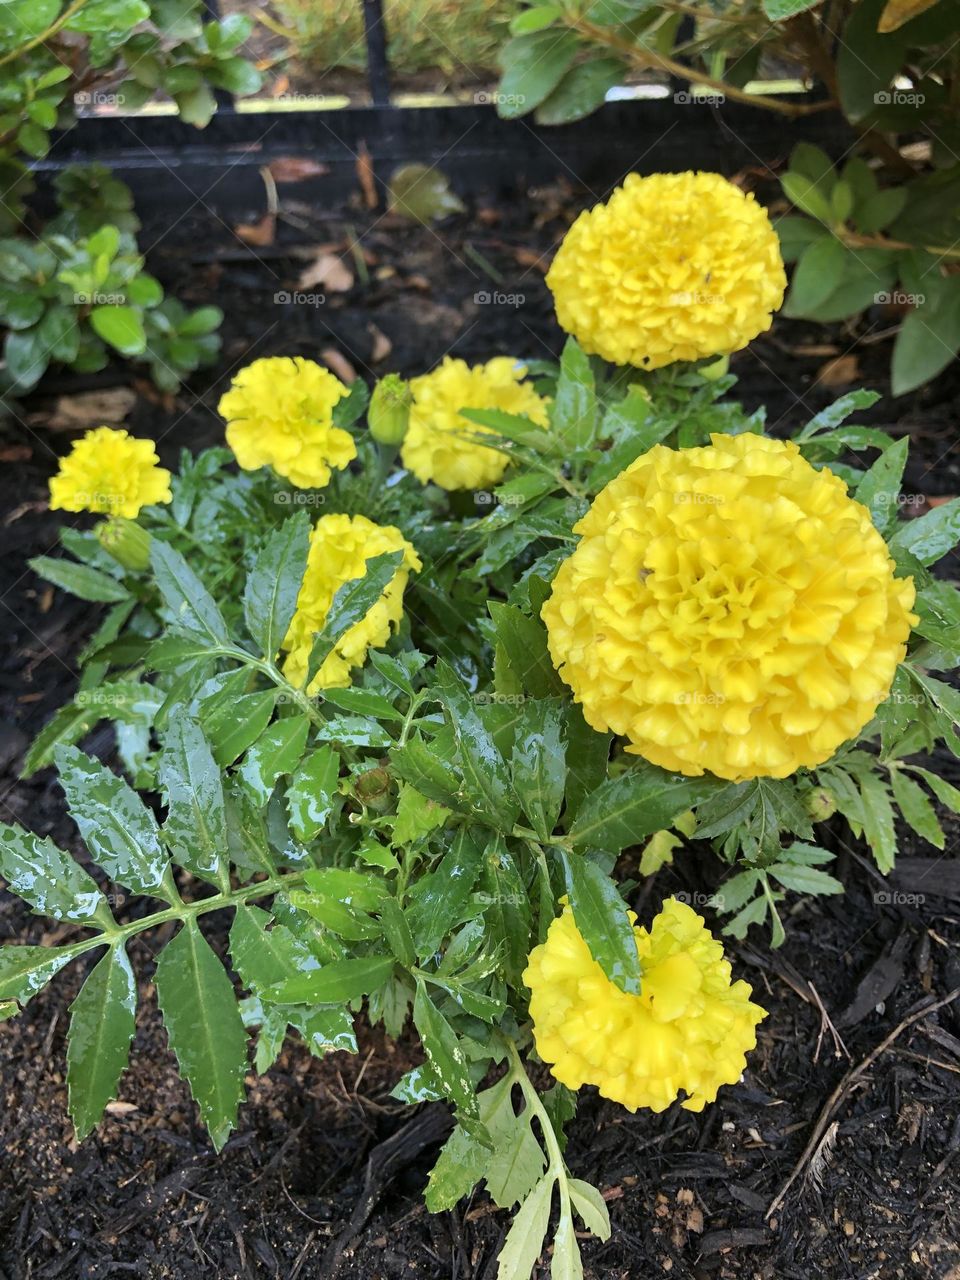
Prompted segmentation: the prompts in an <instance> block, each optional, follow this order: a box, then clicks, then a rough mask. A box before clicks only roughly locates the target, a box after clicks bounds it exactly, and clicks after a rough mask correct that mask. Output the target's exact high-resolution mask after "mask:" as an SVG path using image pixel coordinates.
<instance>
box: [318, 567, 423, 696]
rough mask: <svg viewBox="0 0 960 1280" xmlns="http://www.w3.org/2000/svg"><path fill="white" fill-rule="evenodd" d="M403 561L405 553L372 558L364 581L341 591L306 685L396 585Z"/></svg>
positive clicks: (356, 580)
mask: <svg viewBox="0 0 960 1280" xmlns="http://www.w3.org/2000/svg"><path fill="white" fill-rule="evenodd" d="M402 560H403V552H402V551H387V552H384V554H383V555H380V556H371V558H370V559H369V560H368V561H367V562H366V569H365V572H364V574H363V577H360V578H353V579H351V580H350V581H349V582H345V583H344V584H343V586H342V587H340V588H339V590H338V591H337V594H336V595H335V596H334V597H333V601H332V602H331V605H330V608H329V609H328V610H327V616H326V618H325V619H324V622H323V627H322V628H321V629H320V631H319V632H318V634H317V636H316V639H315V640H314V642H313V648H312V649H311V651H310V661H309V663H308V664H307V678H306V681H305V682H304V683H305V685H307V686H309V685H310V684H311V682H312V681H313V677H314V676H315V675H316V674H317V672H318V671H319V670H320V668H321V666H323V663H324V661H325V660H326V659H327V658H328V657H329V656H330V654H331V653H332V652H333V650H334V649H335V648H336V644H337V641H338V640H339V639H340V637H341V636H342V635H343V634H344V633H345V632H346V631H348V630H349V629H350V628H351V627H352V626H354V624H355V623H357V622H359V621H360V620H361V619H362V618H365V617H366V616H367V614H368V613H369V611H370V609H372V608H373V606H374V605H375V604H376V603H377V601H378V600H379V599H380V597H381V596H382V595H383V593H384V591H385V590H386V589H387V587H388V586H389V585H390V583H391V582H392V581H393V577H394V574H395V573H396V572H397V570H398V569H399V567H400V564H401V562H402Z"/></svg>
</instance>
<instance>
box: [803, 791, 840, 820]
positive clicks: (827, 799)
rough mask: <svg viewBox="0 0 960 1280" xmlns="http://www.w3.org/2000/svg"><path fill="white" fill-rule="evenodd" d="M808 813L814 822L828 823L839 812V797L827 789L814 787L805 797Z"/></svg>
mask: <svg viewBox="0 0 960 1280" xmlns="http://www.w3.org/2000/svg"><path fill="white" fill-rule="evenodd" d="M804 799H805V801H806V805H807V813H809V815H810V817H811V818H812V819H813V820H814V822H826V820H827V819H828V818H832V817H833V815H834V814H835V813H836V812H837V797H836V796H835V795H834V794H833V792H832V791H828V790H827V788H826V787H814V789H813V790H812V791H808V792H807V794H806V796H805V797H804Z"/></svg>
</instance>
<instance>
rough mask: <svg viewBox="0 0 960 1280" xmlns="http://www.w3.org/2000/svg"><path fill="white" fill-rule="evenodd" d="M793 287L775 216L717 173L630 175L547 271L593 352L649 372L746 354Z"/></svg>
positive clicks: (566, 316)
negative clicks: (679, 362)
mask: <svg viewBox="0 0 960 1280" xmlns="http://www.w3.org/2000/svg"><path fill="white" fill-rule="evenodd" d="M786 283H787V281H786V275H785V273H784V269H783V259H782V258H781V256H780V241H779V240H778V238H777V234H776V232H775V231H774V230H773V227H772V226H771V224H770V219H769V218H768V217H767V213H766V210H765V209H764V208H763V207H762V206H761V205H759V204H757V202H756V200H755V199H754V198H753V196H752V195H748V194H747V193H745V192H743V191H741V190H740V189H739V187H735V186H734V185H733V184H732V183H731V182H728V181H727V179H726V178H723V177H721V176H720V175H719V174H716V173H655V174H652V175H651V176H649V177H646V178H641V177H640V176H639V174H635V173H632V174H630V175H629V176H628V177H627V179H626V181H625V182H624V184H623V186H622V187H618V188H617V190H616V191H615V192H614V193H613V195H612V196H611V197H610V199H609V200H608V201H607V202H606V203H605V204H598V205H595V206H594V207H593V208H592V209H589V210H587V211H585V212H584V213H581V215H580V216H579V218H577V220H576V222H574V224H573V226H572V227H571V228H570V230H569V231H568V232H567V234H566V235H565V236H564V239H563V242H562V244H561V245H560V248H559V250H558V251H557V255H556V257H555V258H554V260H553V264H552V265H551V267H550V270H549V272H548V273H547V284H548V285H549V287H550V290H551V291H552V293H553V298H554V304H555V306H556V311H557V319H558V320H559V322H560V325H561V327H562V328H564V329H565V330H566V331H567V332H568V333H572V334H573V335H574V337H576V338H577V340H578V341H579V343H580V345H581V346H582V347H583V349H584V350H585V351H587V352H589V353H590V354H591V355H599V356H603V358H604V359H605V360H610V361H612V362H613V363H614V364H632V365H638V366H640V367H642V368H645V369H658V368H660V367H661V366H662V365H666V364H671V363H672V362H673V361H675V360H699V359H701V358H702V357H705V356H714V355H727V354H729V353H730V352H732V351H739V350H740V349H741V347H745V346H746V345H747V343H748V342H750V341H751V340H752V339H753V338H755V337H756V336H757V334H758V333H763V332H764V331H765V330H767V329H769V327H770V322H771V317H772V313H773V312H774V311H776V310H777V309H778V308H779V307H780V305H781V303H782V302H783V294H784V290H785V288H786Z"/></svg>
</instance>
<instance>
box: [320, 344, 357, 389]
mask: <svg viewBox="0 0 960 1280" xmlns="http://www.w3.org/2000/svg"><path fill="white" fill-rule="evenodd" d="M320 359H321V360H322V361H323V363H324V364H325V365H326V366H327V367H328V368H329V369H331V370H332V371H333V372H334V373H335V374H336V375H337V377H338V378H339V379H340V381H341V382H346V383H347V384H348V385H349V384H350V383H351V382H356V380H357V371H356V369H355V368H354V367H353V365H352V364H351V363H350V361H349V360H348V359H347V357H346V356H345V355H344V354H343V353H342V352H341V351H338V350H337V349H336V347H324V348H323V350H322V351H321V352H320Z"/></svg>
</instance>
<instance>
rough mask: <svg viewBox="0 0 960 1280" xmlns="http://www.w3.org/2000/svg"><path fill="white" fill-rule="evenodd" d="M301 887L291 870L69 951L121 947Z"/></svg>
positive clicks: (114, 931)
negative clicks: (150, 932)
mask: <svg viewBox="0 0 960 1280" xmlns="http://www.w3.org/2000/svg"><path fill="white" fill-rule="evenodd" d="M300 884H303V872H301V871H291V872H287V873H285V874H282V875H275V876H272V877H270V878H269V879H267V880H258V881H256V882H255V883H254V884H247V885H242V886H241V887H240V888H239V889H231V890H229V891H226V892H224V893H217V894H214V895H213V896H212V897H210V898H199V899H198V900H197V901H195V902H183V901H181V902H179V903H178V904H177V905H175V906H171V907H167V908H166V909H165V910H163V911H155V912H154V913H153V914H152V915H149V916H145V917H144V918H143V919H142V920H132V921H131V922H130V923H129V924H123V925H115V927H114V928H113V929H104V931H103V932H102V933H99V934H97V936H96V937H94V938H82V939H81V940H80V941H79V942H75V943H73V944H72V946H71V947H70V950H71V951H72V952H73V954H74V955H75V956H79V955H83V953H84V952H86V951H92V950H93V949H94V947H102V946H117V945H122V944H124V943H126V942H127V941H128V940H129V939H130V938H132V937H135V936H136V934H138V933H144V932H145V931H146V930H147V929H154V928H156V927H157V925H161V924H166V923H168V922H169V921H171V920H179V921H181V922H186V921H187V920H190V919H196V918H197V917H198V916H201V915H206V914H207V912H209V911H220V910H223V908H225V907H236V906H239V905H240V904H241V903H244V902H247V901H248V900H250V899H251V898H268V897H270V896H271V895H272V894H274V893H278V892H279V891H280V890H281V889H287V888H294V887H296V886H297V885H300Z"/></svg>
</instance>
